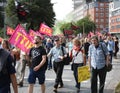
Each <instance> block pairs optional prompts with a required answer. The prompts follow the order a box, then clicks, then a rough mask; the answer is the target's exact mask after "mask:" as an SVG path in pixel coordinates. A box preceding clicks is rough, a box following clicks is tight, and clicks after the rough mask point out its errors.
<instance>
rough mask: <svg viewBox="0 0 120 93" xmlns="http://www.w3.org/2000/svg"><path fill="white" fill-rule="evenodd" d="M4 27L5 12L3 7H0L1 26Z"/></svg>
mask: <svg viewBox="0 0 120 93" xmlns="http://www.w3.org/2000/svg"><path fill="white" fill-rule="evenodd" d="M2 27H4V14H3V9H2V7H0V28H2Z"/></svg>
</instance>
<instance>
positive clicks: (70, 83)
mask: <svg viewBox="0 0 120 93" xmlns="http://www.w3.org/2000/svg"><path fill="white" fill-rule="evenodd" d="M28 73H29V71H28V69H26V75H25V80H24V87H21V88H20V87H19V92H18V93H27V88H28V82H27V76H28ZM119 73H120V54H119V58H118V59H114V58H113V69H112V71H111V72H108V73H107V78H106V84H105V91H104V93H114V89H115V87H116V85H117V84H118V83H119V82H120V74H119ZM54 79H55V73H54V71H53V70H47V72H46V93H54V92H53V85H54ZM63 81H64V88H61V89H58V93H76V89H75V87H74V85H75V80H74V78H73V73H72V71H71V70H70V65H69V66H65V68H64V72H63ZM11 93H13V90H12V92H11ZM33 93H41V92H40V86H39V85H38V84H37V82H36V84H35V87H34V92H33ZM80 93H90V80H87V81H84V82H82V83H81V91H80Z"/></svg>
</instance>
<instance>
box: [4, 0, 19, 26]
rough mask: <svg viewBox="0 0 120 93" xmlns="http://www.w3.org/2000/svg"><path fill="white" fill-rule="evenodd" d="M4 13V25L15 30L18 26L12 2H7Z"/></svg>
mask: <svg viewBox="0 0 120 93" xmlns="http://www.w3.org/2000/svg"><path fill="white" fill-rule="evenodd" d="M5 12H6V18H5V24H6V25H9V26H10V27H12V28H15V27H16V26H17V25H18V23H19V20H18V17H17V11H16V6H15V1H14V0H8V2H7V6H6V8H5Z"/></svg>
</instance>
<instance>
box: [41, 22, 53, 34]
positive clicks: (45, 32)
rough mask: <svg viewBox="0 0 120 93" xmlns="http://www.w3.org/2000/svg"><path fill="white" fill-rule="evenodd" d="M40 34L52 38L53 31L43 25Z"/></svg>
mask: <svg viewBox="0 0 120 93" xmlns="http://www.w3.org/2000/svg"><path fill="white" fill-rule="evenodd" d="M39 32H40V33H42V34H45V35H48V36H52V32H53V30H52V29H51V28H50V27H48V26H47V25H45V24H43V23H42V24H41V25H40V29H39Z"/></svg>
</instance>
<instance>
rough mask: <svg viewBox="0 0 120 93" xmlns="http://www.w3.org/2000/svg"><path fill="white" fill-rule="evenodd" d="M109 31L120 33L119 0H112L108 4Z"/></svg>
mask: <svg viewBox="0 0 120 93" xmlns="http://www.w3.org/2000/svg"><path fill="white" fill-rule="evenodd" d="M109 13H110V14H109V20H110V22H109V31H110V33H112V34H118V33H119V34H120V0H114V1H113V2H111V3H110V4H109Z"/></svg>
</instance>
